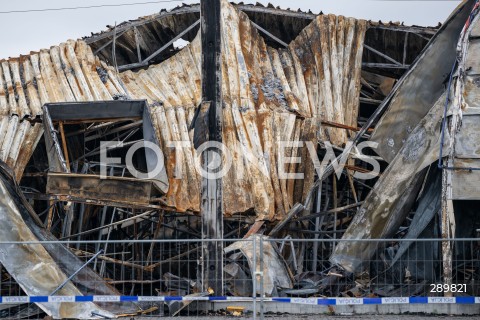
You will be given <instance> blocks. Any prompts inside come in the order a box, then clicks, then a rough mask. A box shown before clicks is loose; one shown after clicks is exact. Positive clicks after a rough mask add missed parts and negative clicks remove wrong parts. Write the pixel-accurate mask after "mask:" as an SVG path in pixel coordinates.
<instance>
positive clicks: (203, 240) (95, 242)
mask: <svg viewBox="0 0 480 320" xmlns="http://www.w3.org/2000/svg"><path fill="white" fill-rule="evenodd" d="M240 241H241V242H254V241H255V239H251V238H250V239H151V240H56V241H55V240H48V241H0V245H14V244H23V245H24V244H99V243H100V244H101V243H103V244H104V243H105V242H108V243H110V244H115V243H126V242H128V243H132V244H133V243H137V244H142V243H148V244H151V243H172V242H182V243H202V242H224V243H234V242H240ZM261 241H268V242H310V243H312V242H374V243H385V242H445V241H448V242H473V241H480V238H457V239H452V238H449V239H433V238H431V239H424V238H422V239H293V238H288V239H267V238H261V239H260V240H258V241H257V242H261Z"/></svg>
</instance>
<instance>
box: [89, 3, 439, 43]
mask: <svg viewBox="0 0 480 320" xmlns="http://www.w3.org/2000/svg"><path fill="white" fill-rule="evenodd" d="M230 3H231V4H232V5H234V6H235V7H236V8H238V9H239V10H240V11H243V12H261V13H267V14H272V15H283V16H289V17H292V18H298V19H308V20H313V19H315V17H316V16H318V15H323V14H328V13H324V12H323V11H320V12H319V13H318V14H315V13H313V12H311V11H310V10H309V12H304V11H302V10H300V9H298V10H297V11H294V10H290V8H287V9H282V8H280V7H279V6H277V7H275V6H273V5H272V4H270V3H269V4H268V5H267V6H262V5H261V4H259V3H257V4H244V3H243V2H240V3H235V2H230ZM199 12H200V4H191V5H187V4H183V5H182V6H177V7H175V8H173V9H171V10H166V9H162V10H161V11H160V12H158V13H154V14H152V15H147V16H141V17H138V18H137V19H134V20H129V21H124V22H122V23H120V24H119V25H117V26H116V27H111V26H107V30H102V31H100V32H96V33H94V32H92V34H91V35H90V36H85V37H82V38H81V39H83V40H84V41H85V42H87V44H91V43H94V42H96V41H100V40H102V39H105V38H108V37H110V36H113V34H114V33H115V32H116V33H117V34H119V33H121V32H123V31H126V30H128V29H130V28H134V27H138V26H142V25H145V24H148V23H151V22H154V21H156V20H158V19H161V18H164V17H167V16H172V15H180V14H186V13H199ZM336 15H338V16H342V15H340V14H336ZM356 19H362V18H361V17H357V18H356ZM365 20H366V19H365ZM367 22H368V26H369V27H374V28H400V29H405V30H409V31H416V32H417V33H427V34H434V33H435V32H436V31H437V29H438V28H439V27H440V26H441V25H442V23H440V22H439V25H437V26H417V25H411V26H409V25H404V23H403V22H401V23H400V22H393V21H389V22H388V23H385V22H382V21H381V20H378V21H374V20H367Z"/></svg>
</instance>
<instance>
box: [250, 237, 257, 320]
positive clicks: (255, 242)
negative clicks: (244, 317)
mask: <svg viewBox="0 0 480 320" xmlns="http://www.w3.org/2000/svg"><path fill="white" fill-rule="evenodd" d="M251 241H253V261H252V262H253V268H252V269H253V270H252V280H253V283H252V288H253V293H252V298H253V319H254V320H256V319H257V238H256V237H252V240H251Z"/></svg>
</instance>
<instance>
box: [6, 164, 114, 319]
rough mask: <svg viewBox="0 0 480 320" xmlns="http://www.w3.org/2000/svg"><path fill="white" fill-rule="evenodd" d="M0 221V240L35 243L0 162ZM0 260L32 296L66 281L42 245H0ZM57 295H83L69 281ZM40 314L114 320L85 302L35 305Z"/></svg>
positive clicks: (52, 288) (13, 189)
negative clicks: (0, 222) (94, 314)
mask: <svg viewBox="0 0 480 320" xmlns="http://www.w3.org/2000/svg"><path fill="white" fill-rule="evenodd" d="M0 165H1V168H0V171H1V177H0V180H1V181H0V193H1V195H2V196H1V197H0V219H1V221H2V232H1V233H0V241H3V242H8V241H22V242H28V241H38V238H37V237H36V236H35V235H34V234H33V233H32V231H31V230H30V229H29V228H28V226H27V225H26V224H25V221H24V220H23V218H22V214H21V213H20V210H22V209H21V208H19V205H21V204H20V203H18V198H16V197H18V195H14V193H15V189H16V188H15V187H14V185H15V182H14V181H13V179H12V173H11V172H8V171H7V170H8V169H7V168H8V167H6V165H5V164H4V163H0ZM0 261H1V263H2V265H3V266H4V267H5V269H6V270H7V271H8V272H9V273H10V275H11V276H12V277H13V278H14V279H15V280H16V282H17V283H18V284H19V285H20V287H21V288H22V289H23V290H24V291H25V292H26V293H27V294H28V295H33V296H42V295H43V296H48V295H49V294H50V293H51V292H53V291H54V290H55V289H56V288H57V287H59V286H60V284H62V282H63V281H64V280H66V279H67V277H66V275H65V274H64V273H63V272H62V270H60V268H59V267H58V266H57V264H56V263H55V261H54V260H53V259H52V257H51V256H50V255H49V253H48V252H47V251H46V250H45V248H44V247H43V246H42V245H41V244H23V245H18V244H4V243H2V244H0ZM58 295H68V296H71V295H74V296H81V295H82V293H81V292H80V291H79V290H78V289H77V287H75V286H74V285H73V284H72V282H68V283H67V284H66V285H65V287H63V288H62V289H61V290H60V291H59V293H58ZM37 305H38V306H39V307H40V308H41V309H42V310H43V311H45V312H46V313H47V314H48V315H50V316H52V317H53V318H55V319H61V318H76V319H97V318H98V317H92V312H95V313H99V314H102V315H105V316H106V317H115V316H114V314H112V313H110V312H108V311H106V310H103V309H102V308H100V307H98V306H97V305H95V304H93V303H91V302H86V303H80V304H78V303H68V302H61V303H38V304H37Z"/></svg>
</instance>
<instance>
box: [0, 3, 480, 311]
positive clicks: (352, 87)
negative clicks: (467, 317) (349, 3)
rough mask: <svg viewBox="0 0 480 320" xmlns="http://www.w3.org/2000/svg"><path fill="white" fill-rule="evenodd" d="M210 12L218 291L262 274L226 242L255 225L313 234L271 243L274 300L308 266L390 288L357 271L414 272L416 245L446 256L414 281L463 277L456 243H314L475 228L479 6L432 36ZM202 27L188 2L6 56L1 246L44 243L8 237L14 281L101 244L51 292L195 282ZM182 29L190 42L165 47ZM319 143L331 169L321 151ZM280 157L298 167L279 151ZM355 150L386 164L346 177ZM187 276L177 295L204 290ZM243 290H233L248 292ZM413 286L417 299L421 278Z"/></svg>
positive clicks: (359, 158)
mask: <svg viewBox="0 0 480 320" xmlns="http://www.w3.org/2000/svg"><path fill="white" fill-rule="evenodd" d="M220 6H221V10H220V20H219V22H218V23H219V26H220V29H219V30H220V38H219V39H220V43H221V51H220V56H219V57H220V64H219V66H220V67H219V69H218V72H219V76H218V79H221V81H220V82H219V83H218V84H217V85H218V88H219V90H220V91H221V109H220V110H221V117H222V122H221V132H222V133H221V138H222V143H223V144H224V145H226V146H227V149H228V157H227V155H226V152H225V153H224V154H223V157H221V159H220V162H224V163H225V162H226V161H227V158H229V159H230V163H229V165H230V170H228V171H227V172H226V174H225V175H224V176H223V178H222V180H221V190H222V192H221V193H222V198H221V199H222V211H221V212H222V215H223V217H222V225H223V234H222V235H221V237H222V238H223V239H227V240H229V241H231V245H230V246H227V247H226V248H225V250H224V252H225V254H226V255H227V256H229V257H230V258H228V259H225V261H223V260H222V261H221V267H222V269H223V268H224V269H225V270H223V273H224V274H225V279H223V280H225V283H227V282H228V281H227V279H230V280H229V281H234V280H232V277H233V279H234V278H235V276H236V275H238V274H239V272H240V273H242V272H243V274H245V275H247V276H249V277H252V276H253V272H251V270H248V269H249V268H247V267H246V266H245V265H244V266H243V267H241V266H240V264H239V263H236V262H235V259H233V258H231V254H232V252H235V251H236V252H238V251H240V252H242V253H243V255H244V256H245V257H246V258H247V260H248V261H249V263H250V267H252V266H251V261H252V260H253V259H254V257H253V256H256V255H257V252H254V253H252V251H253V250H254V249H253V248H251V247H249V246H248V244H247V243H243V244H242V243H241V242H235V240H237V239H242V238H247V239H248V238H252V237H253V238H255V237H265V238H266V237H270V239H292V238H293V239H304V240H306V241H305V242H303V243H302V242H301V241H298V242H295V243H293V242H292V245H291V248H289V249H285V250H283V251H280V250H279V249H278V248H277V247H276V245H275V244H271V245H270V246H268V247H266V249H265V250H267V251H268V252H269V253H270V254H268V256H269V257H270V258H271V260H268V263H269V265H270V266H272V269H275V270H277V271H278V274H277V275H272V277H273V278H271V279H269V281H267V282H268V283H267V284H268V290H267V291H268V292H267V294H270V295H275V294H280V293H281V292H282V290H293V288H294V287H295V288H297V287H298V286H299V283H302V280H304V279H305V277H311V275H312V273H313V274H314V275H315V276H314V277H313V278H315V277H317V278H318V279H319V280H318V281H317V282H316V285H315V286H314V290H313V291H311V292H312V294H324V295H332V296H339V295H345V294H347V293H346V292H353V291H355V292H356V294H358V295H362V294H364V295H367V294H370V293H372V292H374V293H375V294H378V295H383V296H389V295H392V294H393V292H398V291H395V290H398V289H399V288H402V281H399V282H398V283H397V286H396V287H394V288H385V287H382V286H381V285H377V286H376V285H375V284H376V283H375V280H372V282H371V283H370V285H369V286H368V289H367V287H362V288H358V283H355V281H354V278H355V276H356V275H358V274H359V273H360V272H363V271H365V270H369V269H371V267H372V266H371V265H368V263H367V262H368V261H369V260H370V259H371V258H372V256H374V255H376V254H384V251H388V252H390V253H391V256H389V258H388V259H386V260H387V261H386V263H387V265H388V267H389V268H387V270H382V271H381V272H384V274H389V275H392V274H393V275H392V277H393V276H394V277H397V278H399V279H403V278H404V277H405V274H404V270H405V266H404V265H399V264H401V263H403V261H404V260H402V259H401V258H402V257H404V255H411V254H418V255H420V253H419V252H420V251H422V250H423V251H425V250H427V251H428V252H429V254H432V255H437V256H441V260H442V262H443V263H442V265H435V266H433V265H426V264H420V265H419V264H418V263H416V262H414V260H415V259H413V258H412V260H411V263H412V264H414V265H409V266H407V269H409V270H416V271H415V272H413V273H414V274H413V277H414V278H415V279H414V281H415V283H416V284H419V283H423V284H425V283H426V282H425V281H426V280H429V279H430V278H429V276H431V275H432V272H433V274H435V273H438V274H440V275H441V276H442V277H444V281H445V282H446V283H449V282H450V283H451V282H452V279H454V278H455V279H460V278H459V277H463V278H462V281H465V282H468V281H471V280H472V281H473V279H474V277H475V274H478V266H472V270H474V271H472V272H471V273H469V274H462V275H460V274H459V273H458V272H456V269H455V265H456V260H455V254H456V253H459V252H460V251H461V250H464V251H469V252H474V251H475V249H474V248H471V247H469V248H454V247H453V246H452V245H451V243H448V242H445V243H443V244H442V246H441V247H434V246H435V245H434V244H432V245H431V246H432V247H428V248H423V247H422V248H420V246H422V245H423V244H421V243H413V242H402V243H401V244H398V243H397V244H395V243H394V241H392V243H394V244H392V245H390V246H387V248H385V247H383V246H379V245H378V244H377V243H374V242H369V241H358V242H354V243H352V242H348V241H340V242H338V243H335V242H330V241H329V242H325V244H319V243H321V242H320V241H316V242H310V243H309V242H308V241H307V240H309V239H315V240H318V239H322V238H325V239H330V240H332V239H343V240H369V239H382V238H394V239H402V238H406V239H416V238H427V237H431V238H435V237H437V238H444V239H449V238H455V237H460V238H461V237H464V238H466V237H475V236H476V234H475V232H476V231H475V230H476V229H478V228H480V226H479V225H478V221H477V220H476V219H475V208H476V205H477V203H476V200H478V195H479V193H478V192H477V191H478V188H477V187H476V186H475V182H476V181H478V179H477V178H476V176H477V172H478V171H477V169H476V167H477V166H476V165H475V163H476V158H477V157H476V155H477V154H478V152H477V149H476V143H477V141H476V131H475V130H476V129H475V127H474V125H475V123H476V122H475V117H476V116H477V113H476V111H475V110H476V109H478V106H477V104H478V102H477V96H476V91H477V89H478V88H477V87H478V86H477V83H476V80H477V79H476V77H477V75H476V74H477V73H476V68H477V65H476V64H477V62H476V61H477V60H478V59H475V57H476V55H477V50H476V42H475V41H478V39H477V38H478V35H477V29H478V25H479V24H478V23H477V20H478V16H477V13H478V4H477V3H476V2H475V1H472V0H469V1H464V2H463V3H462V4H460V5H459V7H458V8H457V9H456V10H455V11H454V12H453V13H452V15H451V16H450V17H449V18H448V19H447V21H446V22H445V23H444V24H443V25H441V26H439V27H435V28H429V27H417V26H404V25H403V24H399V23H393V22H390V23H384V22H372V21H365V20H361V19H354V18H346V17H343V16H335V15H331V14H329V15H327V14H323V13H321V14H313V13H310V12H309V13H306V12H300V11H298V12H295V11H290V10H282V9H280V8H275V7H273V6H268V7H263V6H260V5H255V6H254V5H244V4H231V3H228V2H227V1H225V0H222V1H220ZM201 21H202V17H201V12H200V5H191V6H187V5H184V6H182V7H178V8H176V9H173V10H171V11H161V12H160V13H157V14H154V15H151V16H147V17H142V18H139V19H137V20H133V21H129V22H125V23H122V24H119V25H118V26H115V27H112V28H109V29H108V30H107V31H104V32H101V33H98V34H92V35H91V36H90V37H86V38H84V39H79V40H76V41H74V40H69V41H67V42H65V43H62V44H60V45H58V46H54V47H51V48H50V49H43V50H40V51H39V52H31V53H30V54H29V55H23V56H20V57H19V58H10V59H7V60H2V61H1V62H0V71H1V72H0V159H1V160H2V166H1V172H2V182H1V184H0V187H1V192H2V199H3V200H2V205H1V210H0V214H1V215H2V222H3V224H2V229H3V230H2V232H1V233H0V240H1V241H7V242H8V241H25V242H35V241H49V242H48V244H44V245H42V244H35V245H33V244H32V245H30V246H28V245H27V246H24V247H22V248H21V249H20V250H13V249H12V248H9V247H7V246H6V245H2V246H5V247H2V252H6V254H4V255H0V262H1V264H2V266H3V269H2V271H3V274H2V277H7V278H13V279H12V281H13V280H14V281H13V282H14V283H12V287H11V288H9V289H8V290H10V293H11V292H12V290H13V291H14V292H17V293H18V294H17V295H19V293H20V292H22V290H23V292H24V293H25V294H27V295H39V294H42V295H49V293H51V292H53V291H54V290H55V289H56V288H59V286H61V285H62V283H63V282H64V280H65V279H66V278H67V277H68V276H70V275H72V274H73V273H74V271H75V270H77V269H78V267H80V266H81V265H82V263H81V260H80V259H79V257H81V258H90V257H92V256H93V257H95V258H96V260H95V264H94V265H93V266H92V268H85V269H82V271H81V273H80V274H79V275H77V276H76V277H73V278H71V279H70V280H71V281H69V282H68V284H67V285H65V286H63V287H61V289H60V291H59V293H58V294H61V295H75V296H76V295H89V294H103V295H118V294H125V295H126V294H136V295H142V294H143V295H148V294H152V292H156V293H159V292H163V293H165V292H166V293H168V292H172V291H175V290H180V289H179V288H177V287H175V288H173V287H172V286H170V285H171V284H172V283H173V282H175V281H173V280H172V279H176V278H175V277H180V278H182V279H183V280H182V281H184V280H185V279H186V278H188V279H190V280H191V279H197V274H196V272H197V271H198V265H199V262H198V261H199V260H201V257H202V251H201V248H200V246H197V245H196V244H195V243H194V242H188V241H186V242H183V243H178V242H177V243H174V242H168V241H167V240H175V239H176V240H178V239H183V240H185V239H186V240H192V239H193V240H194V239H202V238H203V239H204V240H205V238H204V237H203V234H202V228H203V227H204V224H205V221H204V220H203V219H202V215H204V214H205V212H204V210H203V209H202V199H203V198H202V194H203V193H204V190H205V189H204V188H203V187H202V183H203V182H202V176H201V175H200V173H199V170H198V168H199V167H200V168H201V166H202V163H201V161H200V160H199V156H198V151H199V143H198V142H199V140H197V139H200V141H201V142H202V141H203V142H205V141H207V140H208V139H205V136H206V135H207V134H206V132H204V130H205V127H206V126H208V121H210V120H211V119H209V118H208V108H209V104H208V103H206V101H204V99H203V97H202V82H203V76H204V75H205V70H204V69H203V66H204V64H203V61H204V57H203V56H202V54H204V53H205V51H204V50H203V51H202V33H201V32H200V29H201V27H202V22H201ZM179 39H183V40H184V41H186V42H188V44H187V45H186V46H184V47H183V48H178V47H176V46H175V44H176V43H177V40H179ZM207 102H208V101H207ZM207 136H208V135H207ZM202 139H203V140H202ZM106 141H107V142H109V146H108V148H103V147H104V145H102V143H104V142H106ZM363 141H370V142H374V143H376V146H377V147H376V148H372V149H369V150H366V151H364V153H362V152H360V151H359V150H358V149H357V148H356V145H357V144H358V143H360V142H363ZM297 142H307V143H303V144H297ZM352 142H353V143H352ZM147 143H148V144H150V145H151V146H156V147H157V148H158V150H160V151H161V155H162V157H161V158H159V157H158V154H157V155H156V154H155V153H153V152H152V149H151V148H146V147H145V145H146V144H147ZM132 146H138V147H137V148H136V152H131V151H129V150H131V149H129V148H131V147H132ZM309 147H310V148H309ZM105 150H106V151H105ZM330 151H331V152H333V155H334V157H337V156H338V161H339V162H340V163H343V164H344V166H343V168H342V169H340V170H334V169H336V168H333V166H332V164H329V165H328V166H326V167H325V166H323V167H322V165H321V164H320V163H319V161H318V159H322V158H323V157H325V155H326V154H327V153H328V152H330ZM102 152H103V153H102ZM130 152H131V153H130ZM282 155H284V156H287V157H288V158H291V159H293V158H297V159H298V161H289V162H286V163H284V162H283V161H284V157H283V156H282ZM127 158H128V159H130V160H131V162H132V163H133V166H134V167H135V168H136V170H137V171H138V172H151V171H152V170H154V169H156V168H160V170H158V171H155V170H154V171H155V174H154V175H153V176H149V177H148V179H139V178H138V177H136V176H135V175H134V174H132V171H131V170H129V169H131V167H128V166H127V164H126V163H125V160H126V159H127ZM106 159H109V160H108V161H109V162H108V163H106V162H105V160H106ZM112 159H117V160H114V161H112ZM365 159H374V160H375V161H378V163H379V169H380V171H381V172H379V175H378V177H377V178H374V179H369V180H362V179H359V178H358V176H357V175H355V173H368V172H370V171H372V168H371V165H370V164H369V162H368V161H365ZM217 160H218V159H217ZM279 164H280V165H279ZM102 170H103V172H102ZM285 173H286V174H294V173H297V174H302V179H293V178H288V177H287V178H285V176H284V174H285ZM456 221H462V222H456ZM466 221H469V223H467V222H466ZM57 240H58V241H57ZM92 240H94V241H95V242H93V243H91V244H89V243H87V241H92ZM128 240H140V241H152V242H151V243H149V245H148V246H147V245H142V246H137V245H135V244H129V243H128ZM155 240H165V242H162V241H160V242H155ZM65 241H72V244H68V243H65ZM73 241H77V242H76V243H74V242H73ZM82 241H83V242H85V243H83V244H82ZM121 241H124V242H121ZM320 246H321V248H320ZM222 248H223V247H222ZM282 248H283V245H282ZM100 250H102V251H101V252H100ZM13 251H14V252H15V253H13ZM99 252H100V254H98V255H95V254H96V253H99ZM392 252H393V253H392ZM415 252H416V253H415ZM109 253H112V254H113V256H110V255H109ZM117 253H118V254H117ZM120 253H121V254H120ZM472 254H473V253H472ZM237 256H238V255H237ZM272 257H274V258H272ZM20 261H21V262H22V263H19V262H20ZM154 261H158V262H155V263H154ZM162 261H168V262H169V263H168V266H169V267H168V268H167V267H162ZM409 261H410V260H409ZM247 266H248V264H247ZM239 268H240V269H241V271H239V270H240V269H239ZM242 268H243V269H242ZM332 268H333V269H332ZM427 268H430V269H429V270H430V271H432V270H433V271H432V272H429V271H427ZM32 269H36V270H40V271H41V274H42V277H43V278H41V279H40V278H38V277H37V278H36V277H35V276H33V274H31V273H30V272H29V271H30V270H32ZM374 269H376V268H374ZM192 270H195V271H192ZM233 270H236V271H233ZM325 270H335V271H336V272H334V273H333V275H332V273H326V271H325ZM378 272H380V271H378ZM222 277H223V276H222ZM275 277H277V278H275ZM372 278H374V277H373V274H372ZM46 279H48V280H46ZM158 279H163V280H161V281H160V282H159V281H158ZM346 279H350V280H348V281H347V280H346ZM177 280H178V279H177ZM178 281H180V280H178ZM312 281H313V280H312ZM180 282H181V281H180ZM200 282H201V281H200ZM140 283H141V284H140ZM186 283H187V285H186V288H187V289H186V288H185V287H182V289H181V290H180V291H181V293H182V294H192V293H195V292H196V293H198V292H203V291H205V290H204V289H205V288H202V286H201V284H198V283H197V284H195V285H191V286H190V284H188V281H187V282H186ZM326 283H328V285H326ZM332 284H336V285H335V286H333V285H332ZM242 286H247V285H246V284H242V285H239V287H237V288H236V289H235V290H233V289H231V288H230V290H229V288H225V292H224V293H225V294H232V295H245V294H246V292H247V291H248V290H250V291H251V288H250V287H248V289H245V288H243V287H242ZM242 288H243V289H242ZM332 288H333V289H332ZM415 288H416V289H415V290H417V291H416V292H410V293H411V294H418V293H419V292H422V290H425V286H423V287H422V286H421V285H418V286H416V287H415ZM309 289H310V290H311V289H312V288H309ZM354 289H355V290H354ZM155 290H156V291H155ZM362 290H363V291H362ZM308 292H310V291H308ZM146 293H147V294H146ZM471 294H472V295H473V294H475V292H471ZM2 295H8V293H7V294H3V293H2ZM38 306H39V307H40V308H41V309H42V310H43V311H45V312H46V313H47V314H49V315H52V316H54V317H55V318H62V317H63V318H65V317H77V318H88V317H89V316H90V315H91V314H92V312H93V313H97V312H101V313H102V314H104V315H105V314H108V315H110V316H114V315H125V314H134V313H135V312H139V311H140V312H141V311H142V310H143V311H144V310H148V307H145V306H142V305H136V304H133V303H122V304H121V307H118V306H115V307H112V306H111V305H109V304H101V303H94V302H91V303H90V304H88V305H82V307H79V308H76V307H73V305H72V306H70V305H69V304H68V302H63V303H61V304H59V305H56V307H52V306H51V305H48V304H42V303H39V304H38Z"/></svg>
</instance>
